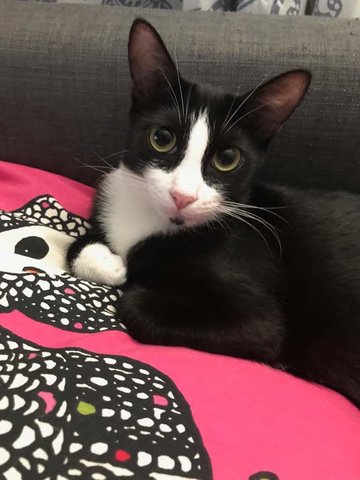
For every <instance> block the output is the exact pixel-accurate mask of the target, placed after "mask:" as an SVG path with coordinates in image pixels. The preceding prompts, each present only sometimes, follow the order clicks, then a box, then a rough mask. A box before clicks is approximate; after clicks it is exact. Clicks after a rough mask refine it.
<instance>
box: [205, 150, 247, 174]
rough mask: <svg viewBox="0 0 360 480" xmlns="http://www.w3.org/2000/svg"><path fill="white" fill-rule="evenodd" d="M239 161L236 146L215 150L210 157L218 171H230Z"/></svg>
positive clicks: (240, 161)
mask: <svg viewBox="0 0 360 480" xmlns="http://www.w3.org/2000/svg"><path fill="white" fill-rule="evenodd" d="M241 163H242V160H241V153H240V150H239V149H238V148H227V149H226V150H221V151H220V152H217V153H216V154H215V155H214V157H213V159H212V164H213V166H214V167H215V168H216V170H219V171H220V172H231V171H232V170H235V168H237V167H238V166H239V165H240V164H241Z"/></svg>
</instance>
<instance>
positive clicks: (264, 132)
mask: <svg viewBox="0 0 360 480" xmlns="http://www.w3.org/2000/svg"><path fill="white" fill-rule="evenodd" d="M310 83H311V73H310V72H309V71H307V70H292V71H290V72H286V73H283V74H282V75H279V76H278V77H275V78H273V79H272V80H269V81H268V82H266V83H264V84H263V85H261V86H260V87H258V88H257V89H256V90H254V91H253V92H250V93H249V94H248V100H247V101H246V102H244V106H245V105H246V111H245V113H244V114H243V119H244V122H247V123H250V126H251V130H252V133H254V134H255V136H256V137H257V138H258V140H259V141H261V142H263V143H264V144H265V145H266V144H267V143H268V142H269V141H270V140H271V138H272V137H273V136H274V135H275V134H276V133H277V132H278V131H279V130H280V129H281V127H282V126H283V124H284V123H285V122H286V120H287V119H288V118H289V117H290V115H291V114H292V113H293V112H294V110H295V109H296V108H297V107H298V106H299V105H300V103H301V101H302V100H303V98H304V96H305V94H306V92H307V90H308V88H309V86H310ZM245 98H246V96H245Z"/></svg>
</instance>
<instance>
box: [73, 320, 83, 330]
mask: <svg viewBox="0 0 360 480" xmlns="http://www.w3.org/2000/svg"><path fill="white" fill-rule="evenodd" d="M74 327H75V328H77V329H78V330H81V329H82V328H83V324H82V323H80V322H76V323H74Z"/></svg>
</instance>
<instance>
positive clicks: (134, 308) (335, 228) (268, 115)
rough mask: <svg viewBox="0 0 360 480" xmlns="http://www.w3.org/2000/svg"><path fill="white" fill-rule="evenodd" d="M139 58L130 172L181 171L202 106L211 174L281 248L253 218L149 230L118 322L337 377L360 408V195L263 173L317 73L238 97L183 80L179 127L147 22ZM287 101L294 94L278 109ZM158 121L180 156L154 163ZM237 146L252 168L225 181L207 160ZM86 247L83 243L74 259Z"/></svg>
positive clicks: (165, 58) (335, 383)
mask: <svg viewBox="0 0 360 480" xmlns="http://www.w3.org/2000/svg"><path fill="white" fill-rule="evenodd" d="M144 32H145V33H144ZM139 35H143V36H144V35H145V36H146V35H148V37H149V38H148V39H150V47H149V49H148V51H147V52H141V46H140V42H137V39H136V36H139ZM151 41H152V42H153V44H154V45H153V46H151ZM143 43H144V42H143ZM148 44H149V43H147V45H148ZM139 49H140V50H139ZM151 49H153V50H151ZM154 49H155V50H154ZM154 52H155V53H154ZM142 54H143V55H145V54H146V55H147V56H148V57H149V55H150V57H151V55H153V57H154V58H153V62H155V63H156V65H157V67H158V70H157V71H156V69H151V62H150V61H149V63H148V64H147V65H146V68H148V71H147V72H146V73H147V74H146V75H143V73H144V72H141V70H142V68H145V67H143V65H142V64H141V58H142V57H141V55H142ZM129 57H130V70H131V74H132V79H133V105H132V108H131V112H130V121H129V135H128V147H127V148H128V149H129V150H130V151H131V152H132V155H131V157H128V158H127V157H126V158H125V159H124V160H123V162H124V163H125V164H126V166H127V167H128V168H129V169H131V170H132V171H133V172H135V173H137V174H139V175H141V173H142V171H143V169H144V168H145V166H146V165H148V164H149V163H151V162H156V164H157V166H159V167H160V168H164V169H172V168H174V167H175V166H176V165H178V163H179V162H180V161H181V158H182V152H183V150H184V148H185V145H186V142H187V136H188V133H189V115H190V114H191V113H194V112H198V111H200V110H201V109H203V108H204V106H206V107H207V108H208V111H209V119H210V124H211V126H212V129H213V136H212V141H211V144H210V147H209V149H208V151H207V152H206V153H205V157H204V161H203V177H204V179H205V180H206V182H207V183H209V184H210V185H217V186H221V188H222V189H223V191H224V192H225V195H226V198H228V199H229V200H232V201H236V202H241V203H246V204H248V205H253V206H256V207H260V208H258V209H256V210H251V209H250V210H249V211H250V212H254V211H255V212H256V214H257V215H258V216H259V217H260V218H261V219H263V220H266V221H267V222H269V223H271V225H273V226H274V227H275V228H276V229H278V231H279V237H280V243H281V249H280V246H279V243H278V241H277V239H276V238H275V236H274V235H273V234H272V233H271V232H270V231H269V229H268V228H267V227H265V226H264V225H262V224H261V223H259V222H258V221H256V220H251V219H247V222H249V223H250V226H249V225H248V224H246V223H244V222H242V221H239V220H235V219H231V218H230V219H227V218H224V219H223V222H222V223H223V224H222V225H219V224H215V223H211V224H207V225H202V226H199V227H196V228H194V229H191V230H190V229H184V228H179V232H178V233H177V234H175V235H171V236H164V235H159V236H153V237H151V238H148V239H146V240H145V241H144V242H142V243H141V244H138V245H136V247H135V248H133V249H132V250H131V251H130V253H129V255H128V258H127V269H128V281H127V284H126V286H125V293H124V295H123V297H122V298H121V302H120V305H119V317H120V318H121V320H122V321H123V322H124V323H125V324H126V325H127V327H128V329H129V331H130V333H131V334H132V335H133V336H134V337H135V338H136V339H138V340H139V341H141V342H145V343H154V344H162V345H183V346H187V347H192V348H196V349H200V350H205V351H210V352H215V353H221V354H226V355H233V356H237V357H242V358H248V359H252V360H257V361H261V362H265V363H268V364H270V365H272V366H274V367H279V368H284V369H286V370H287V371H289V372H291V373H293V374H295V375H298V376H301V377H303V378H306V379H309V380H311V381H315V382H318V383H321V384H324V385H327V386H329V387H331V388H333V389H335V390H337V391H339V392H341V393H342V394H344V395H345V396H347V397H348V398H349V399H351V400H352V401H353V402H354V403H355V404H356V405H357V406H359V407H360V295H359V291H360V197H357V196H354V195H350V194H346V193H320V192H312V191H309V192H301V191H297V190H293V189H287V188H282V187H275V186H270V185H260V184H257V183H255V181H254V180H253V179H254V174H255V172H256V171H257V170H258V169H259V168H260V167H261V164H262V162H263V159H264V156H265V152H266V147H267V144H268V142H269V141H270V139H271V138H272V136H273V135H274V134H275V133H277V131H278V130H279V129H280V128H281V125H282V124H283V123H284V122H285V121H286V119H287V118H288V116H289V115H290V114H291V113H292V111H293V110H294V109H295V108H296V107H297V105H298V104H299V103H300V101H301V99H302V97H303V95H304V94H305V92H306V89H307V86H308V84H309V82H310V75H309V74H308V73H307V72H305V71H295V72H290V73H287V74H283V75H282V76H279V77H277V78H276V79H273V80H271V81H270V82H268V83H265V84H263V85H260V86H259V87H258V88H257V90H256V91H255V92H253V94H252V95H249V94H247V95H244V96H243V97H239V98H236V97H235V98H234V97H233V96H231V95H227V94H224V93H221V92H220V93H219V92H217V91H216V92H215V91H214V90H212V89H209V88H207V87H206V88H205V87H200V86H197V85H191V84H190V83H188V82H186V81H185V80H184V79H182V78H180V79H179V81H180V82H181V83H180V86H181V90H182V94H183V98H184V102H185V105H186V104H187V103H186V102H187V99H189V103H188V114H189V115H184V117H185V118H183V121H182V122H180V120H179V117H178V113H177V111H176V108H175V106H174V102H173V98H172V95H173V94H174V95H175V96H176V99H177V100H178V102H180V101H181V92H180V88H179V81H178V78H177V76H176V75H177V74H176V69H175V67H174V65H173V63H172V60H171V59H170V56H169V55H168V53H167V50H166V49H165V46H164V45H163V43H162V41H161V39H160V37H158V35H157V33H156V32H155V31H154V30H153V29H152V27H150V26H149V25H148V24H147V23H146V22H143V21H137V22H135V24H134V26H133V28H132V32H131V35H130V42H129ZM148 57H146V58H148ZM134 58H135V60H134ZM159 70H161V71H162V72H163V73H164V74H165V76H164V75H160V74H159ZM145 77H146V78H145ZM165 77H166V78H165ZM169 84H171V88H172V89H173V94H172V93H171V90H170V88H169ZM294 84H295V87H294V86H293V85H294ZM284 95H285V96H287V99H288V100H289V101H287V102H283V103H282V104H281V102H280V104H279V103H278V100H279V99H280V100H281V99H282V98H283V97H282V96H284ZM245 100H246V101H245ZM242 103H243V105H242V107H241V108H240V109H239V111H238V112H237V113H236V115H235V116H234V118H233V119H232V122H234V121H236V120H238V122H237V123H236V124H235V125H234V126H233V127H232V128H230V130H229V131H228V132H225V133H224V130H223V129H222V125H223V124H224V122H226V119H228V118H229V113H228V112H229V111H230V112H234V110H235V108H236V106H237V105H240V104H242ZM240 117H243V118H242V119H241V120H240ZM232 122H231V123H232ZM153 125H166V126H168V127H170V128H171V129H172V130H173V131H174V132H175V133H176V136H177V139H178V147H177V150H176V151H174V152H173V153H172V154H166V157H165V154H164V156H163V157H162V156H161V155H158V156H157V160H156V161H155V160H153V158H152V152H151V149H150V147H149V144H148V142H147V132H148V130H149V128H150V127H151V126H153ZM228 145H236V146H237V147H238V148H239V149H240V150H241V152H242V157H243V159H244V162H243V164H242V165H241V168H239V169H237V170H235V171H234V172H232V173H228V174H226V175H224V174H221V173H219V172H217V171H215V170H214V169H213V168H212V167H211V163H210V159H211V158H212V156H213V155H214V153H215V152H216V151H219V150H221V149H224V148H227V147H228ZM284 155H286V153H285V154H284ZM134 158H136V161H134ZM100 201H101V200H100ZM266 207H272V209H271V210H267V209H266ZM249 208H250V207H249ZM262 208H264V209H262ZM280 217H282V218H280ZM95 221H96V215H95ZM254 227H256V228H257V229H258V230H259V231H260V235H259V233H258V232H256V231H255V229H254ZM103 235H104V237H105V238H104V241H105V243H106V232H103ZM89 241H91V238H90V239H89V238H88V239H86V240H85V241H83V243H82V245H80V244H79V245H80V247H79V245H78V246H76V245H75V246H73V247H72V248H73V253H72V254H71V255H70V257H69V258H70V260H71V259H72V258H73V257H74V255H76V254H77V253H78V252H79V251H80V249H81V247H82V246H83V245H84V244H86V243H88V242H89ZM74 252H75V253H74Z"/></svg>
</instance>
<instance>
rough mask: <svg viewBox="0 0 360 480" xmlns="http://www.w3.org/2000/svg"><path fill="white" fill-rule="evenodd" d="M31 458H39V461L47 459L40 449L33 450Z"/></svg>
mask: <svg viewBox="0 0 360 480" xmlns="http://www.w3.org/2000/svg"><path fill="white" fill-rule="evenodd" d="M33 457H35V458H40V459H41V460H48V459H49V457H48V454H47V453H46V452H45V450H43V449H42V448H38V449H37V450H35V452H34V453H33Z"/></svg>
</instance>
